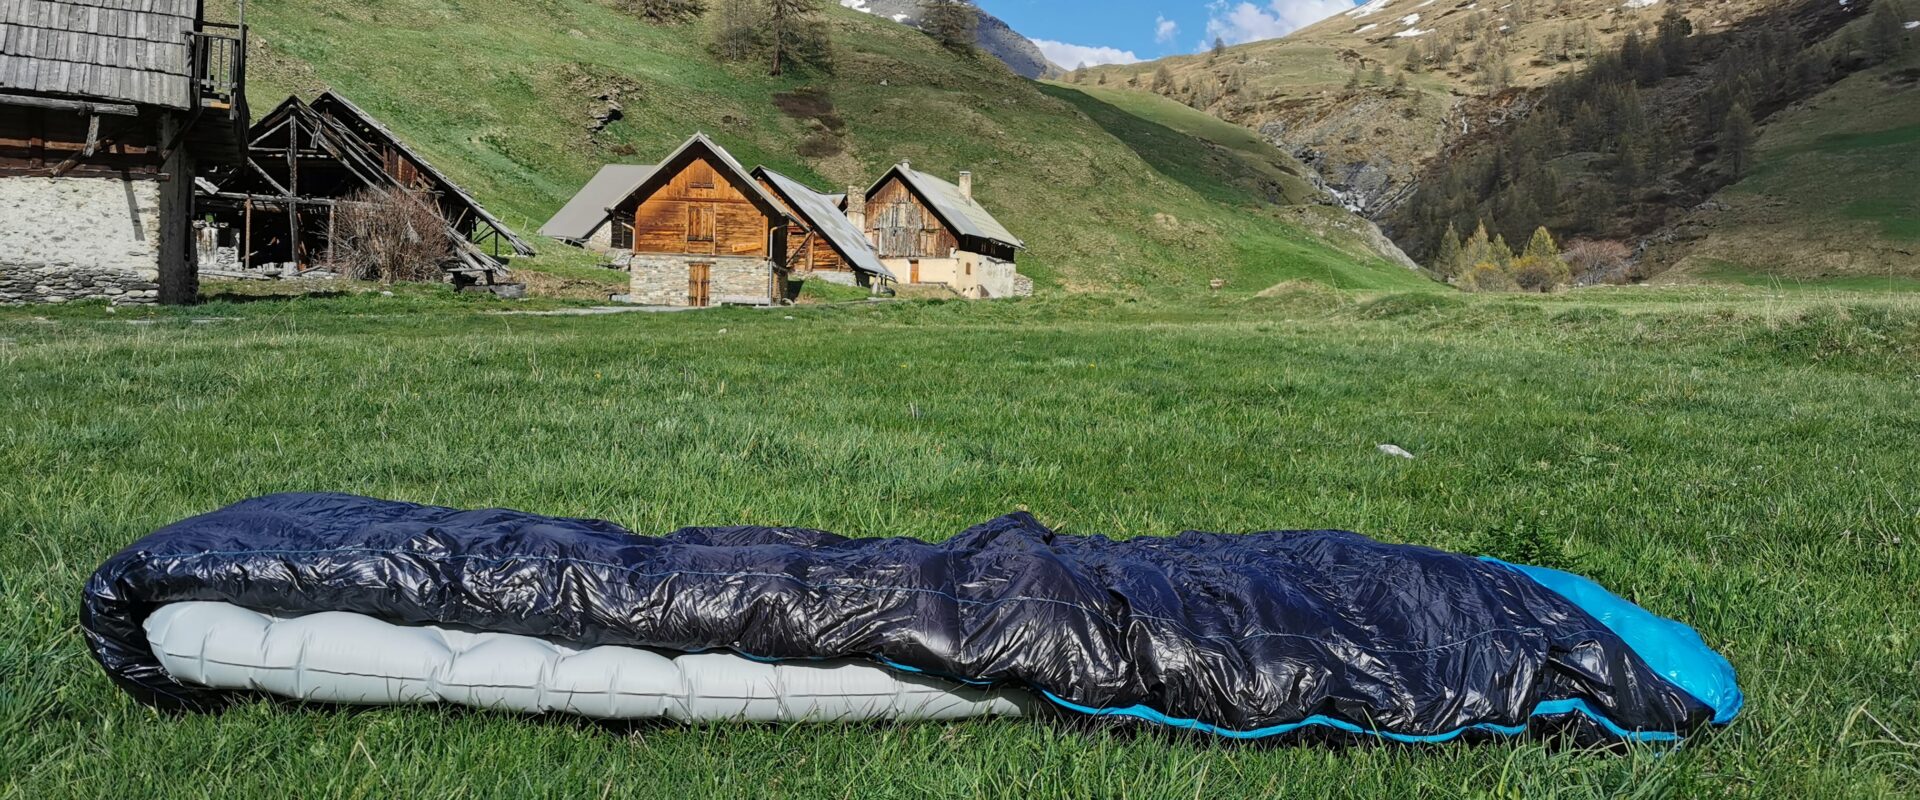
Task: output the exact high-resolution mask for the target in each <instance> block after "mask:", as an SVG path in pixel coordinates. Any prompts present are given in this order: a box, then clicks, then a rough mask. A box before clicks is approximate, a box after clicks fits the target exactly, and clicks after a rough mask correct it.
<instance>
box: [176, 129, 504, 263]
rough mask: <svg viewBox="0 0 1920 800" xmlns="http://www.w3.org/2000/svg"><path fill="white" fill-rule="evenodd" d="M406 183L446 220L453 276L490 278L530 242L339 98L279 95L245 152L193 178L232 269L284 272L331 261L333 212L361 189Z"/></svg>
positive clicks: (385, 130) (399, 185)
mask: <svg viewBox="0 0 1920 800" xmlns="http://www.w3.org/2000/svg"><path fill="white" fill-rule="evenodd" d="M387 187H398V188H402V189H406V190H407V191H408V192H409V193H410V194H412V195H413V196H414V197H416V198H417V199H419V200H421V201H422V202H427V203H431V204H433V206H434V207H435V209H436V210H437V211H438V212H439V214H440V216H441V217H442V218H443V219H445V220H446V223H447V224H446V229H445V231H444V233H445V235H446V236H447V237H448V238H449V239H450V240H451V241H452V244H453V253H454V260H453V261H451V262H449V263H448V264H445V265H443V266H444V267H445V268H446V269H447V272H448V273H449V276H450V278H451V279H452V280H453V281H454V282H456V283H467V284H495V283H500V282H502V279H504V278H505V277H506V275H507V267H506V260H505V257H504V256H505V255H506V254H507V253H513V254H517V255H532V254H533V253H534V250H533V247H532V246H531V245H530V244H528V243H527V242H526V241H525V240H523V239H521V238H520V236H519V235H518V234H516V233H514V232H513V230H512V229H510V228H508V227H507V225H506V224H505V223H503V222H501V221H500V219H499V218H497V217H495V216H494V215H493V214H491V213H489V212H488V211H487V209H486V208H485V207H484V206H482V205H480V202H479V201H478V200H476V199H474V197H473V196H472V195H471V194H468V193H467V191H466V190H464V189H462V188H460V186H459V185H458V184H455V183H454V182H453V180H452V179H450V178H448V177H447V176H446V175H445V174H443V173H441V172H440V171H439V170H438V169H435V168H434V166H433V165H432V164H430V163H428V162H427V160H426V159H425V158H423V157H421V156H420V154H419V153H417V152H415V151H414V150H413V149H411V148H409V147H408V146H407V145H406V143H405V142H403V141H401V140H400V138H399V137H398V136H397V135H395V134H394V133H393V131H391V130H389V129H388V128H387V127H386V126H385V125H383V124H381V123H380V121H379V120H377V119H375V118H374V117H373V116H372V115H370V114H368V113H367V112H365V111H363V110H361V109H360V108H359V107H358V106H356V105H354V104H353V103H352V102H350V101H348V100H347V99H346V98H345V97H342V96H340V95H338V94H335V93H332V92H325V93H322V94H321V95H320V96H319V97H317V98H315V99H314V101H313V102H312V103H304V102H301V100H300V99H299V98H297V97H289V98H287V99H286V100H285V101H284V102H282V103H281V104H280V105H279V106H278V107H276V108H275V109H274V110H273V111H272V112H271V113H269V114H267V115H266V116H265V117H263V118H261V120H260V121H259V122H258V123H255V124H254V125H253V127H252V129H251V130H250V131H248V139H247V150H246V157H245V159H244V160H243V161H242V162H241V163H239V164H237V165H235V166H232V167H228V168H225V169H220V170H215V171H213V172H212V173H211V174H209V175H207V176H206V177H205V178H204V179H203V180H202V181H201V182H200V187H199V188H200V202H201V205H202V207H203V208H204V209H205V211H206V212H207V213H208V214H209V215H210V216H211V217H212V218H213V220H214V222H215V231H214V235H213V238H214V239H215V240H216V244H217V246H218V247H220V248H222V249H225V248H231V249H232V251H233V252H234V253H236V254H237V255H236V257H235V259H234V260H235V261H236V262H237V263H236V264H235V267H236V268H238V269H241V270H259V269H260V268H262V267H269V268H270V269H272V271H274V272H280V271H282V270H281V268H280V267H279V265H285V268H284V269H285V270H287V271H291V272H292V273H294V274H300V273H305V272H311V271H314V270H323V269H326V268H327V267H328V265H329V264H330V263H332V261H333V255H334V254H333V246H334V240H335V217H336V213H337V210H338V209H339V208H340V207H342V206H343V205H346V204H350V203H353V202H356V201H355V199H354V198H355V197H356V196H357V195H359V194H360V193H362V192H364V191H366V190H370V189H382V188H387Z"/></svg>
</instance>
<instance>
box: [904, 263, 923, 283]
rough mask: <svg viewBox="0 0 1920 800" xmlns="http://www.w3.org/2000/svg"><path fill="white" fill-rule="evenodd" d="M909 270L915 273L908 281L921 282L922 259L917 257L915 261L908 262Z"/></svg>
mask: <svg viewBox="0 0 1920 800" xmlns="http://www.w3.org/2000/svg"><path fill="white" fill-rule="evenodd" d="M907 270H908V271H909V272H911V273H913V274H912V275H910V276H908V278H907V282H908V283H919V282H920V261H919V260H918V259H915V260H913V261H909V262H907Z"/></svg>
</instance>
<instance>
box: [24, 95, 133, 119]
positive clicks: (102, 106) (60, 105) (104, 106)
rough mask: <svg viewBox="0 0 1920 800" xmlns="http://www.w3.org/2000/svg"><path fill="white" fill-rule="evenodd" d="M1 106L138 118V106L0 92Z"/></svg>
mask: <svg viewBox="0 0 1920 800" xmlns="http://www.w3.org/2000/svg"><path fill="white" fill-rule="evenodd" d="M0 105H5V106H28V107H30V108H50V109H53V110H55V111H76V112H79V113H82V114H111V115H113V116H116V117H137V116H139V115H140V108H139V107H138V106H131V105H127V104H125V103H94V102H89V101H86V100H60V99H56V98H52V97H34V96H32V95H24V94H7V93H4V92H0Z"/></svg>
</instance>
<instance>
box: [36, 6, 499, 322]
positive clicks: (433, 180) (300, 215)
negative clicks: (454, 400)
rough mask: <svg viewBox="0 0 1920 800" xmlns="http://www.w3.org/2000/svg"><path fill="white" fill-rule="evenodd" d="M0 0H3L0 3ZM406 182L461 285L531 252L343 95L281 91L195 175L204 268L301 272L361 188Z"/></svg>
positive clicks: (323, 262)
mask: <svg viewBox="0 0 1920 800" xmlns="http://www.w3.org/2000/svg"><path fill="white" fill-rule="evenodd" d="M0 1H3V0H0ZM389 187H399V188H403V189H406V190H408V191H410V192H412V193H414V195H415V196H416V197H419V198H421V199H423V200H425V201H426V202H430V203H432V204H433V206H434V207H435V209H436V210H437V211H438V212H439V214H440V216H441V217H442V218H443V219H445V220H446V229H445V233H446V235H447V237H448V239H449V240H450V241H451V242H452V244H453V257H452V259H451V260H449V261H448V263H446V264H445V265H444V266H445V267H446V269H447V272H448V275H449V278H450V279H451V280H453V281H454V282H455V283H461V284H495V283H500V282H502V280H503V279H504V278H505V277H506V275H507V268H506V261H505V258H504V256H505V255H506V254H507V253H513V254H517V255H532V254H533V252H534V250H533V247H532V246H531V245H529V244H528V243H527V242H526V241H525V240H523V239H521V238H520V236H519V235H518V234H515V233H514V232H513V230H512V229H510V228H508V227H507V225H506V224H505V223H504V222H501V221H500V219H499V218H498V217H495V216H494V215H493V214H491V213H489V212H488V211H487V209H486V207H484V206H482V205H480V201H478V200H476V199H474V197H473V195H471V194H468V193H467V191H466V190H465V189H462V188H460V186H459V185H458V184H456V183H454V182H453V180H452V179H451V178H448V177H447V176H446V175H445V174H444V173H442V172H440V171H439V170H438V169H436V168H434V166H433V165H432V164H430V163H428V162H427V160H426V159H425V158H424V157H422V156H421V155H420V154H419V153H417V152H415V151H414V150H413V149H412V148H409V147H408V146H407V145H406V143H405V142H403V141H401V140H400V137H399V136H397V135H395V134H394V133H393V131H391V130H389V129H388V128H387V127H386V126H385V125H383V124H381V122H380V121H379V120H378V119H375V118H374V117H373V115H371V114H368V113H367V112H366V111H364V110H362V109H361V108H360V107H359V106H356V105H354V104H353V103H352V102H351V101H349V100H347V98H345V97H343V96H341V95H339V94H335V93H333V92H323V93H322V94H320V96H318V97H316V98H314V100H313V102H312V103H311V104H309V103H304V102H301V100H300V99H299V98H297V97H289V98H287V99H286V100H285V101H284V102H282V103H281V104H280V105H279V106H278V107H276V108H274V110H273V111H272V112H271V113H269V114H267V115H266V116H265V117H262V118H261V120H260V121H259V122H258V123H255V124H254V125H253V127H252V129H251V130H249V131H248V139H247V152H246V158H245V160H244V161H242V162H241V163H239V164H237V165H234V166H230V167H227V168H223V169H219V170H214V171H212V172H211V173H210V174H209V175H207V176H206V177H205V178H203V179H202V180H201V181H200V186H199V189H200V202H201V205H202V207H203V208H204V209H205V210H206V212H207V213H208V214H209V215H210V216H211V217H212V219H213V225H212V226H210V227H208V228H205V229H204V230H203V231H202V237H203V240H204V242H205V243H206V244H210V245H212V247H203V248H202V249H203V250H206V251H211V252H210V253H209V255H212V254H217V258H205V257H203V261H202V264H203V268H205V269H208V270H231V271H236V272H239V273H241V274H261V273H266V274H274V275H280V274H295V275H297V274H301V273H305V272H311V271H314V270H320V269H326V268H327V267H328V266H329V264H330V263H331V262H332V261H333V255H334V251H333V242H334V238H335V230H336V229H335V216H336V212H337V210H338V209H339V208H341V207H343V206H346V205H349V204H351V203H353V202H356V200H355V198H356V196H357V195H360V193H362V192H365V191H367V190H377V189H384V188H389Z"/></svg>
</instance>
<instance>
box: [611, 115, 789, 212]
mask: <svg viewBox="0 0 1920 800" xmlns="http://www.w3.org/2000/svg"><path fill="white" fill-rule="evenodd" d="M701 152H705V153H707V154H708V155H711V156H713V157H714V158H716V159H718V160H719V161H720V166H722V167H724V168H726V171H727V172H730V173H732V174H733V178H734V181H735V182H736V183H738V184H739V189H740V191H741V192H742V193H744V194H745V195H746V196H747V199H748V200H750V201H752V202H753V204H754V205H757V206H759V207H760V211H761V212H762V213H765V214H766V215H767V216H769V217H773V218H774V219H778V220H787V219H792V217H790V216H788V215H787V211H786V209H785V208H782V207H781V205H780V201H778V200H775V199H773V195H770V194H767V190H766V189H765V188H764V187H762V186H761V185H760V182H759V181H757V180H754V179H753V175H752V174H750V173H748V172H747V168H746V167H743V166H741V165H740V162H739V160H737V159H735V158H734V157H733V154H732V153H729V152H727V148H724V147H721V146H720V145H718V144H715V143H714V141H713V140H712V139H709V138H707V135H706V134H704V133H696V134H694V135H693V138H691V139H688V140H687V141H686V143H684V144H682V145H680V147H679V148H678V149H676V150H674V151H673V153H672V154H671V155H669V156H667V157H666V158H663V159H661V160H660V165H659V166H657V167H655V168H654V170H653V174H652V175H648V176H647V177H646V179H645V180H642V181H641V182H640V185H638V186H635V187H633V191H630V192H628V193H627V194H626V196H624V197H621V198H620V199H622V200H625V199H626V198H627V197H631V196H633V195H634V194H645V193H647V192H652V191H654V190H655V189H658V188H660V184H661V183H663V182H665V181H669V180H672V179H673V176H674V175H677V174H679V172H680V168H681V167H683V166H685V165H686V164H687V162H689V161H691V160H692V159H693V156H694V155H696V154H698V153H701Z"/></svg>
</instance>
